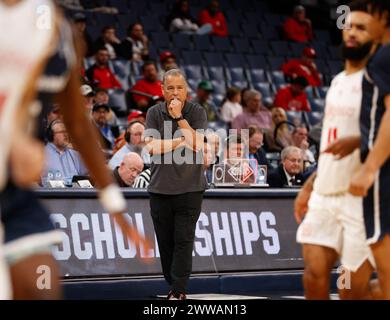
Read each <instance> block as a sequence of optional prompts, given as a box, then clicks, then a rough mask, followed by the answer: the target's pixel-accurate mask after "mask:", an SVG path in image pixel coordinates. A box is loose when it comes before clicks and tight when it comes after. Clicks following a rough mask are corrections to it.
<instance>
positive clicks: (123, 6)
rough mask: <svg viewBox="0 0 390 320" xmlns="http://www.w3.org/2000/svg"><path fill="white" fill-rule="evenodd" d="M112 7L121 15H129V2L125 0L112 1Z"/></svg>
mask: <svg viewBox="0 0 390 320" xmlns="http://www.w3.org/2000/svg"><path fill="white" fill-rule="evenodd" d="M110 5H111V6H113V7H115V8H117V9H118V12H119V13H128V12H129V7H128V6H127V1H123V0H110Z"/></svg>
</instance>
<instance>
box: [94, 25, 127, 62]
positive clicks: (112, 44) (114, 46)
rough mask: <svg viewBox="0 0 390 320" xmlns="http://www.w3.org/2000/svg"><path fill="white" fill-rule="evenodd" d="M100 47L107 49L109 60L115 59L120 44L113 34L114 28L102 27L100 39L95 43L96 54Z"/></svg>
mask: <svg viewBox="0 0 390 320" xmlns="http://www.w3.org/2000/svg"><path fill="white" fill-rule="evenodd" d="M102 47H104V48H106V49H107V51H108V56H109V58H110V59H115V58H116V57H117V56H118V54H119V52H120V50H121V42H120V40H119V39H118V37H117V36H116V34H115V27H113V26H105V27H103V29H102V32H101V35H100V37H99V38H97V40H96V41H95V44H94V51H95V52H96V51H97V50H99V49H100V48H102Z"/></svg>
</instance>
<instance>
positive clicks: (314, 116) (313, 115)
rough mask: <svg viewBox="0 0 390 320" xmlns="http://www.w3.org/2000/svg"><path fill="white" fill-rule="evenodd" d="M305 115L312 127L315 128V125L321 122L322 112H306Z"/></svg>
mask: <svg viewBox="0 0 390 320" xmlns="http://www.w3.org/2000/svg"><path fill="white" fill-rule="evenodd" d="M306 114H307V116H308V118H309V122H310V125H312V126H315V125H316V124H317V123H319V122H321V121H322V118H323V115H324V114H323V113H322V112H314V111H312V112H307V113H306Z"/></svg>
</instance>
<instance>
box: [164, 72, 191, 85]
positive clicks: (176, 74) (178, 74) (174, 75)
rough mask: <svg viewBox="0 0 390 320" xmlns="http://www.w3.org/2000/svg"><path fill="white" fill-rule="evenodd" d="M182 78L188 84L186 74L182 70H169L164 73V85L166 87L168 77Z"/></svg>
mask: <svg viewBox="0 0 390 320" xmlns="http://www.w3.org/2000/svg"><path fill="white" fill-rule="evenodd" d="M180 76H181V77H183V79H184V81H185V82H186V84H187V80H186V77H185V75H184V73H183V72H182V71H181V70H180V69H171V70H168V71H167V72H165V73H164V76H163V81H162V82H163V85H165V80H166V79H167V77H180Z"/></svg>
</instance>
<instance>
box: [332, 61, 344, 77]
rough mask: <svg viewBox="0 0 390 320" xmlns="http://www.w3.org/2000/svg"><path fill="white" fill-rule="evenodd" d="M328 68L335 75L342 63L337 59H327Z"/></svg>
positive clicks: (339, 70)
mask: <svg viewBox="0 0 390 320" xmlns="http://www.w3.org/2000/svg"><path fill="white" fill-rule="evenodd" d="M328 65H329V70H330V73H331V74H332V75H336V74H338V73H339V72H341V71H342V70H343V67H344V64H343V62H342V61H339V60H329V61H328Z"/></svg>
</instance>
